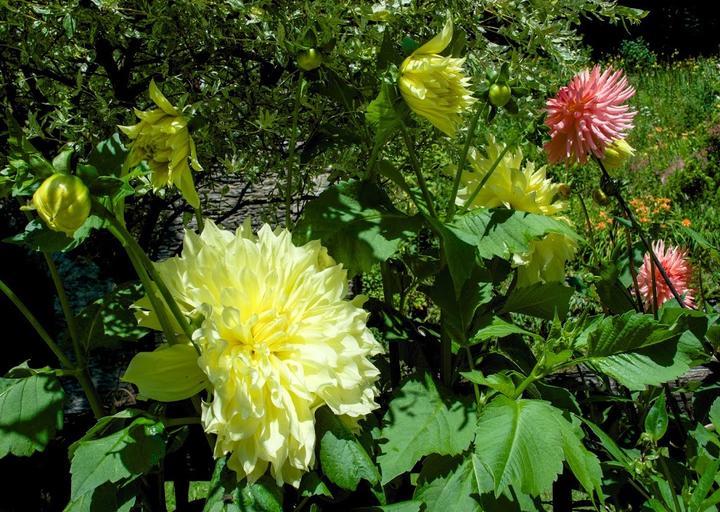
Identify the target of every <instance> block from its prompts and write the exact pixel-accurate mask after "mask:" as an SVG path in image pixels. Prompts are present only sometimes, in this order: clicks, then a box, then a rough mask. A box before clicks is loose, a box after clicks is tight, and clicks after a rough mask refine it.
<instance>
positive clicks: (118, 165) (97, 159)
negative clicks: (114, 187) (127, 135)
mask: <svg viewBox="0 0 720 512" xmlns="http://www.w3.org/2000/svg"><path fill="white" fill-rule="evenodd" d="M128 153H129V151H128V149H127V148H125V146H124V145H123V143H122V140H121V139H120V134H118V133H117V132H115V133H113V134H112V135H111V136H110V137H109V138H107V139H105V140H103V141H101V142H98V144H97V145H96V146H95V147H94V148H93V150H92V151H91V152H90V155H88V159H87V163H88V164H89V165H92V166H93V167H95V169H97V170H98V172H99V174H100V176H117V177H119V176H120V175H121V171H122V166H123V163H124V162H125V157H126V156H127V154H128Z"/></svg>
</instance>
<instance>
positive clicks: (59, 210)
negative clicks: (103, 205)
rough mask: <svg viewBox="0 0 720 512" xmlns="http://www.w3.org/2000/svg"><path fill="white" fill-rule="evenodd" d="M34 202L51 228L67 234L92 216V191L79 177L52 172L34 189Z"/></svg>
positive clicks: (69, 234)
mask: <svg viewBox="0 0 720 512" xmlns="http://www.w3.org/2000/svg"><path fill="white" fill-rule="evenodd" d="M32 201H33V205H34V206H35V209H36V210H37V212H38V215H40V218H41V219H42V220H43V221H44V222H45V224H47V226H48V227H49V228H50V229H52V230H53V231H61V232H63V233H65V234H66V235H68V236H72V235H73V233H75V230H77V229H78V228H79V227H80V226H82V225H83V224H84V223H85V220H86V219H87V218H88V215H90V190H88V188H87V187H86V186H85V184H84V183H83V182H82V180H81V179H80V178H78V177H77V176H68V175H66V174H53V175H52V176H50V177H49V178H47V179H46V180H45V181H43V182H42V184H41V185H40V187H39V188H38V189H37V190H36V191H35V194H34V195H33V199H32Z"/></svg>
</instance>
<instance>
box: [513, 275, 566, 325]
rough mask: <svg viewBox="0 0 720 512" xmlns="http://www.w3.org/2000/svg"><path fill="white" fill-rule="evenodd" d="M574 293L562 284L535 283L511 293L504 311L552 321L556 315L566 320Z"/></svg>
mask: <svg viewBox="0 0 720 512" xmlns="http://www.w3.org/2000/svg"><path fill="white" fill-rule="evenodd" d="M573 292H574V290H573V289H572V288H570V287H568V286H565V285H563V284H562V283H535V284H533V285H531V286H526V287H523V288H515V289H514V290H513V291H512V292H510V295H509V296H508V298H507V300H506V302H505V305H504V306H503V311H504V312H506V313H524V314H526V315H531V316H536V317H538V318H544V319H546V320H552V319H553V318H555V315H556V314H557V316H559V317H560V318H565V317H566V316H567V312H568V309H569V308H570V297H572V294H573Z"/></svg>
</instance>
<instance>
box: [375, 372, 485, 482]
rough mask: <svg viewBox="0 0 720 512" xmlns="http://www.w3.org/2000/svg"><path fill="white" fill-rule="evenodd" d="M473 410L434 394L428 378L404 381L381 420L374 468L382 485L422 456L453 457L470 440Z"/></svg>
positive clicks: (473, 421) (433, 385) (459, 402)
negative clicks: (381, 440) (379, 439)
mask: <svg viewBox="0 0 720 512" xmlns="http://www.w3.org/2000/svg"><path fill="white" fill-rule="evenodd" d="M475 420H476V417H475V409H474V407H473V406H472V405H471V404H470V403H468V402H465V401H458V400H453V399H452V398H450V397H447V396H445V395H444V394H443V393H441V392H440V390H438V388H437V386H436V385H435V382H434V381H433V379H432V377H431V376H430V375H428V374H423V375H421V376H417V377H413V378H411V379H410V380H408V381H406V382H405V384H403V386H402V387H401V388H400V389H399V390H398V392H397V394H396V396H395V398H393V400H392V401H391V402H390V405H389V408H388V412H387V413H386V414H385V417H384V418H383V429H382V433H381V437H382V438H384V439H386V440H387V442H386V443H384V444H382V445H381V449H382V454H381V455H380V456H378V459H377V461H378V464H379V465H380V469H381V472H382V483H383V485H384V484H386V483H388V482H389V481H390V480H392V479H393V478H395V477H396V476H398V475H400V474H402V473H404V472H406V471H409V470H411V469H412V468H413V466H415V464H416V463H417V462H418V461H419V460H420V459H421V458H422V457H424V456H425V455H430V454H433V453H434V454H440V455H456V454H458V453H461V452H462V451H463V450H465V449H466V448H467V447H468V445H469V444H470V442H471V441H472V437H473V429H474V427H475Z"/></svg>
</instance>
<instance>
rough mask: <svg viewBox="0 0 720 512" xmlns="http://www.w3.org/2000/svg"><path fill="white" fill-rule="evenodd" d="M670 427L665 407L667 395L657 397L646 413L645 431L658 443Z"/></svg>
mask: <svg viewBox="0 0 720 512" xmlns="http://www.w3.org/2000/svg"><path fill="white" fill-rule="evenodd" d="M667 427H668V414H667V410H666V408H665V395H664V394H663V393H661V394H660V396H658V397H657V399H656V400H655V402H654V403H653V405H652V407H650V410H649V411H648V412H647V414H646V415H645V433H646V434H647V435H648V437H649V438H650V440H652V442H654V443H657V442H658V441H659V440H660V439H662V437H663V436H664V435H665V432H666V431H667Z"/></svg>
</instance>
